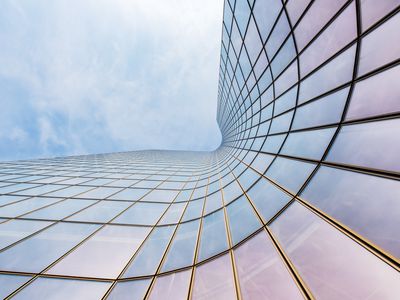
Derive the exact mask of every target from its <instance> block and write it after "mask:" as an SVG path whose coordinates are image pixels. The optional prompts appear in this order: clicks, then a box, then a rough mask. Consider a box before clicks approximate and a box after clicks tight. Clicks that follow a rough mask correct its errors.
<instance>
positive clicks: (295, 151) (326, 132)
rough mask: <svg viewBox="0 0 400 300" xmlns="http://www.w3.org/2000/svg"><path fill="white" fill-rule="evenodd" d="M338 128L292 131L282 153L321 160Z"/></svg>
mask: <svg viewBox="0 0 400 300" xmlns="http://www.w3.org/2000/svg"><path fill="white" fill-rule="evenodd" d="M335 132H336V128H327V129H319V130H310V131H301V132H293V133H290V134H289V136H288V138H287V139H286V141H285V144H284V145H283V148H282V150H281V153H282V154H286V155H289V156H298V157H304V158H310V159H316V160H320V159H321V158H322V155H323V154H324V152H325V150H326V148H327V146H328V145H329V143H330V141H331V139H332V137H333V135H334V133H335Z"/></svg>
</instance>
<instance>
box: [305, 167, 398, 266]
mask: <svg viewBox="0 0 400 300" xmlns="http://www.w3.org/2000/svg"><path fill="white" fill-rule="evenodd" d="M301 196H302V197H303V198H304V199H305V200H307V201H308V202H310V203H311V204H313V205H315V206H316V207H318V208H319V209H321V210H322V211H324V212H326V213H327V214H329V215H331V216H332V217H334V218H335V219H336V220H338V221H339V222H341V223H343V224H344V225H346V226H348V227H350V228H351V229H353V230H354V231H356V232H357V233H359V234H361V235H362V236H364V237H366V238H367V239H369V240H370V241H372V242H373V243H375V244H377V245H379V246H381V247H382V248H383V249H385V250H386V251H388V252H390V253H391V254H393V255H394V256H396V257H398V258H400V237H399V234H398V232H399V228H400V202H399V201H398V200H399V199H400V182H399V181H397V180H390V179H386V178H381V177H375V176H369V175H365V174H360V173H354V172H349V171H344V170H340V169H335V168H327V167H321V168H320V169H319V170H318V172H317V173H316V174H315V175H314V177H313V178H312V180H311V182H310V183H309V184H308V186H307V188H306V189H305V190H304V192H303V193H302V194H301Z"/></svg>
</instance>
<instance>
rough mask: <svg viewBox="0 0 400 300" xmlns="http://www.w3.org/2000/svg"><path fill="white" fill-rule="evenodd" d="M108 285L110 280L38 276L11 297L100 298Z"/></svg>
mask: <svg viewBox="0 0 400 300" xmlns="http://www.w3.org/2000/svg"><path fill="white" fill-rule="evenodd" d="M110 286H111V282H99V281H88V280H68V279H56V278H38V279H36V280H35V281H34V282H32V283H31V284H30V285H28V286H27V287H26V288H24V289H23V290H22V291H20V292H19V293H18V294H17V295H16V296H15V297H13V299H30V300H36V299H37V300H44V299H57V300H58V299H59V300H64V299H65V300H69V299H85V300H86V299H87V300H92V299H93V300H100V299H101V297H103V295H104V294H105V293H106V292H107V290H108V289H109V288H110Z"/></svg>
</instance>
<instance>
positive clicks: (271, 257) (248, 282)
mask: <svg viewBox="0 0 400 300" xmlns="http://www.w3.org/2000/svg"><path fill="white" fill-rule="evenodd" d="M234 253H235V260H236V268H237V272H238V275H239V282H240V290H241V292H242V297H243V299H303V297H302V295H301V293H300V291H299V289H298V288H297V286H296V284H295V283H294V280H293V278H292V277H291V276H290V274H289V272H288V270H287V267H286V266H285V265H284V264H283V262H282V260H281V258H280V257H279V255H278V253H277V251H276V250H275V248H274V247H273V246H272V244H271V241H270V240H269V239H268V237H267V235H266V234H265V232H264V231H263V232H260V233H258V234H257V235H256V236H255V237H253V238H251V239H250V240H248V241H246V242H245V243H244V244H243V245H240V247H239V248H237V249H236V250H235V252H234Z"/></svg>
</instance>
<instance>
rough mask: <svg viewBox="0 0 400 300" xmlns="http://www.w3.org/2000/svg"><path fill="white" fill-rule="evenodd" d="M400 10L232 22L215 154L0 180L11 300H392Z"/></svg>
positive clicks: (108, 163)
mask: <svg viewBox="0 0 400 300" xmlns="http://www.w3.org/2000/svg"><path fill="white" fill-rule="evenodd" d="M399 4H400V2H399V1H398V0H392V1H390V0H386V1H375V0H357V1H356V0H353V1H344V0H332V1H328V0H315V1H307V0H289V1H280V0H249V1H246V0H237V1H235V0H229V1H225V4H224V17H223V26H222V27H223V28H222V45H221V59H220V76H219V88H218V110H217V122H218V124H219V127H220V130H221V133H222V142H221V145H220V147H219V148H218V149H216V150H215V151H212V152H182V151H156V150H149V151H132V152H121V153H111V154H98V155H86V156H73V157H60V158H52V159H39V160H25V161H16V162H3V163H1V164H0V297H1V298H6V297H8V298H15V299H304V298H305V299H398V298H399V296H400V274H399V265H400V235H399V228H400V202H399V199H400V182H399V175H400V162H399V161H400V160H399V159H398V157H399V155H398V153H400V119H399V116H400V115H399V111H400V100H399V97H400V85H399V78H400V66H399V61H400V60H399V57H400V35H399V34H398V28H400V14H399Z"/></svg>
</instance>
